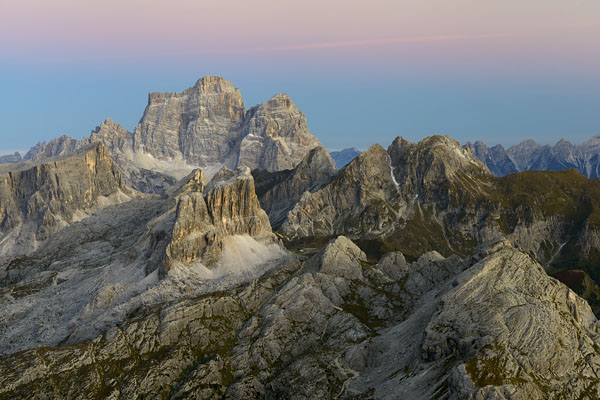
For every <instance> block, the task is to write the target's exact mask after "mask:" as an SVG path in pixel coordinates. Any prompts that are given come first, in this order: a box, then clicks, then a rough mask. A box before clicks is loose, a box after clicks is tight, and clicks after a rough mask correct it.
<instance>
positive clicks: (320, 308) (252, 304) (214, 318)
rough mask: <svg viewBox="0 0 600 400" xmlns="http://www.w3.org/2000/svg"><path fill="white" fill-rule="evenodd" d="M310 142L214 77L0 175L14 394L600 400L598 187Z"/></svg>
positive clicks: (294, 115) (285, 116)
mask: <svg viewBox="0 0 600 400" xmlns="http://www.w3.org/2000/svg"><path fill="white" fill-rule="evenodd" d="M306 126H307V125H306V118H305V117H304V115H303V114H302V113H301V112H300V111H299V110H297V108H296V107H295V106H294V105H293V103H292V101H291V100H290V99H289V97H287V96H285V95H276V96H275V97H273V98H272V99H271V100H269V101H267V102H265V103H263V104H261V105H259V106H255V107H252V108H250V109H249V110H245V108H244V106H243V102H242V100H241V97H240V95H239V91H238V90H237V89H234V88H233V85H232V84H230V83H229V82H227V81H225V80H224V79H222V78H216V77H205V78H202V79H201V80H199V81H198V83H196V85H195V86H194V87H193V88H191V89H188V90H186V91H184V92H183V93H175V94H173V93H160V94H150V99H149V104H148V107H147V108H146V111H145V113H144V116H143V117H142V119H141V121H140V124H139V125H138V126H137V127H136V129H135V131H134V132H133V133H131V132H128V131H127V130H125V129H124V128H122V127H121V126H120V125H118V124H117V123H115V122H113V121H110V120H107V121H105V122H104V123H103V124H101V125H100V126H99V127H98V128H96V129H95V130H94V131H93V132H92V134H91V136H90V138H84V139H83V140H75V139H71V138H68V137H61V138H59V139H56V140H53V141H50V142H49V143H40V144H39V145H38V146H36V148H34V149H32V150H31V151H30V152H28V153H27V154H26V156H24V157H23V159H20V160H17V161H19V162H17V163H14V162H13V163H5V164H2V165H0V314H1V315H2V324H0V398H81V399H83V398H85V399H89V398H98V399H99V398H115V399H116V398H173V399H175V398H195V399H214V398H226V399H254V398H269V399H279V398H290V399H313V398H319V399H321V398H322V399H329V398H331V399H334V398H347V399H371V398H373V399H397V398H409V399H549V398H556V399H562V398H567V399H587V398H599V397H600V378H599V376H598V371H599V370H600V322H599V321H598V319H597V316H598V315H600V288H599V286H598V284H599V283H600V181H598V180H597V179H590V178H588V177H586V176H584V175H582V174H580V173H578V172H577V171H575V170H572V169H571V170H566V171H559V172H557V171H523V172H517V171H513V173H510V174H508V175H506V176H496V175H497V174H498V171H496V170H492V169H491V168H488V166H487V165H486V163H488V161H487V159H486V162H485V163H484V162H483V161H482V160H480V158H478V157H480V156H481V154H484V150H485V149H487V148H486V147H483V145H482V144H477V143H476V144H475V145H467V146H464V147H463V146H461V145H460V144H459V143H458V142H457V141H455V140H454V139H452V138H450V137H447V136H439V135H436V136H431V137H427V138H425V139H423V140H421V141H420V142H418V143H413V142H410V141H408V140H406V139H404V138H402V137H397V138H396V139H395V140H394V141H393V142H392V143H391V144H389V146H387V148H384V147H382V146H381V145H373V146H371V147H370V148H369V149H367V150H366V151H364V152H360V154H355V153H357V152H354V151H350V152H347V153H349V156H347V155H346V154H344V157H346V156H347V157H346V158H343V157H342V158H340V157H338V156H340V155H341V154H333V155H334V156H335V158H334V157H333V156H332V155H330V154H329V153H328V152H327V151H326V150H325V149H324V148H323V147H322V146H320V144H319V142H318V140H317V139H316V138H315V137H314V136H312V135H311V134H310V133H309V132H308V129H307V128H306ZM534 148H537V147H536V146H535V145H534V144H531V143H529V149H530V150H531V149H534ZM494 149H495V150H494ZM509 150H511V149H509ZM478 151H479V153H477V152H478ZM488 152H489V153H490V154H491V153H494V154H496V156H497V157H496V156H494V157H496V158H495V160H500V159H501V158H500V155H499V154H500V153H501V152H500V150H499V148H497V147H495V148H492V149H488ZM505 153H507V154H508V152H505ZM510 153H511V154H512V155H511V156H510V157H509V156H508V155H507V157H508V159H509V160H512V159H513V158H515V157H517V159H518V160H519V162H525V161H524V160H525V159H526V157H530V158H531V159H532V160H533V158H536V157H537V156H535V157H534V156H533V155H532V154H533V153H534V152H532V151H529V153H528V150H527V149H526V146H525V145H524V146H522V147H521V150H519V151H516V150H511V151H510ZM477 154H479V155H477ZM515 154H516V155H517V156H515ZM528 154H529V156H528ZM476 155H477V157H476ZM490 157H492V156H490ZM490 159H491V158H490ZM536 159H537V158H536ZM12 161H15V160H12ZM338 161H339V164H338ZM345 161H348V163H347V164H346V165H345V166H342V165H341V164H342V163H343V162H345ZM511 162H512V161H511ZM336 164H337V165H336ZM515 165H516V164H515ZM519 165H526V164H519ZM527 165H534V161H531V163H530V164H527ZM338 167H339V169H338Z"/></svg>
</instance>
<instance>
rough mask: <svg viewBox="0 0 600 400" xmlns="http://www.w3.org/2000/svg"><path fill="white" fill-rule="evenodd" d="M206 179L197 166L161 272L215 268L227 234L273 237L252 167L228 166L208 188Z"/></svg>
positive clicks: (181, 202) (185, 189)
mask: <svg viewBox="0 0 600 400" xmlns="http://www.w3.org/2000/svg"><path fill="white" fill-rule="evenodd" d="M204 183H205V180H204V174H203V173H202V171H201V170H196V171H194V173H192V174H190V176H189V179H187V183H186V184H184V186H183V187H182V189H183V190H181V189H180V192H179V194H178V201H177V211H176V215H175V222H174V225H173V228H172V231H171V233H170V241H169V243H168V245H167V248H166V251H165V262H164V265H163V267H162V269H161V274H162V275H165V274H168V272H169V271H170V270H171V269H172V268H173V267H174V266H176V265H178V264H183V265H187V264H191V263H193V262H195V261H199V262H202V264H203V265H205V266H206V267H209V268H215V266H216V265H217V263H218V262H219V260H220V258H221V255H222V252H223V250H224V244H223V243H224V242H223V241H224V240H225V239H226V238H227V237H228V236H233V235H247V236H250V237H252V238H258V239H261V240H265V239H266V240H271V235H272V232H271V225H270V223H269V218H268V216H267V214H266V213H265V212H264V211H263V210H262V209H261V208H260V204H259V202H258V198H257V196H256V192H255V189H254V179H253V178H252V174H251V173H250V169H249V168H238V169H236V170H235V171H232V170H230V169H229V168H227V167H223V168H222V169H221V170H220V171H219V172H218V173H217V174H216V175H215V176H214V177H213V179H212V180H211V181H210V182H209V184H208V185H206V187H204ZM158 236H161V235H158Z"/></svg>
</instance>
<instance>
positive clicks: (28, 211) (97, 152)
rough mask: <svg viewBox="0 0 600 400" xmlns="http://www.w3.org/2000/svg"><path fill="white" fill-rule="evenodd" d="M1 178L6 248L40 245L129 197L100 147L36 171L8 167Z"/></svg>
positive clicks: (25, 166)
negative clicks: (23, 243) (30, 242)
mask: <svg viewBox="0 0 600 400" xmlns="http://www.w3.org/2000/svg"><path fill="white" fill-rule="evenodd" d="M0 172H2V174H1V175H0V232H2V234H3V235H4V239H7V241H6V242H5V243H6V244H8V243H13V244H15V243H17V244H18V242H22V241H25V242H27V241H29V240H31V241H33V243H35V242H36V241H44V240H46V239H48V238H49V237H50V235H52V234H53V233H55V232H57V231H58V230H60V229H62V228H64V227H65V226H66V225H69V224H71V223H73V222H75V221H77V220H79V219H81V218H82V217H83V215H85V213H86V212H88V211H92V210H94V209H98V208H101V207H103V206H105V205H106V204H107V203H114V202H120V201H123V200H128V199H129V198H128V197H127V196H126V194H131V193H130V190H129V189H128V188H127V187H126V186H125V184H124V183H123V180H122V178H121V174H120V173H119V171H118V169H117V167H116V166H115V164H114V163H113V161H112V159H111V158H110V156H109V154H108V152H107V150H106V148H105V147H104V145H102V144H94V145H89V146H87V147H85V148H83V149H81V150H80V151H79V152H78V153H76V154H75V155H73V156H70V157H63V158H55V159H51V160H47V161H45V162H44V163H41V164H38V165H33V166H31V165H30V164H13V165H7V166H6V167H4V170H0ZM111 196H112V197H113V198H112V200H108V199H104V200H103V198H107V197H111ZM29 235H31V236H29ZM19 238H20V239H19ZM25 245H27V243H25ZM30 247H31V248H30V251H31V250H33V249H34V248H35V246H34V245H30ZM6 252H8V253H11V252H12V251H10V250H9V249H8V248H6Z"/></svg>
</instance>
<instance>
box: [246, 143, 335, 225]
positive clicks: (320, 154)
mask: <svg viewBox="0 0 600 400" xmlns="http://www.w3.org/2000/svg"><path fill="white" fill-rule="evenodd" d="M336 172H337V169H336V167H335V163H334V162H333V159H332V158H331V156H330V155H329V153H328V152H327V150H325V149H324V148H323V147H321V146H318V147H315V148H314V149H312V150H311V151H309V152H308V154H307V155H306V157H304V159H303V160H302V161H301V162H300V163H299V164H298V165H297V166H296V167H295V168H294V169H293V170H291V171H289V170H286V171H280V172H274V173H269V172H267V171H260V170H254V171H253V176H255V179H257V182H258V183H257V184H258V185H259V187H260V193H259V200H260V204H261V206H262V208H263V209H264V210H265V211H266V212H267V214H268V215H269V220H270V221H271V225H272V226H273V227H274V228H278V227H279V226H280V225H281V223H283V221H284V219H285V217H286V215H287V213H288V212H289V211H290V209H291V208H292V207H293V206H294V205H295V204H296V203H297V202H298V200H300V198H301V197H302V195H303V194H304V193H306V192H309V193H311V192H315V191H317V190H319V189H320V188H322V187H323V186H325V185H326V184H328V183H329V182H330V181H331V179H333V177H334V176H335V175H336Z"/></svg>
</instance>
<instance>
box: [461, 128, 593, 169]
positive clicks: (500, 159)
mask: <svg viewBox="0 0 600 400" xmlns="http://www.w3.org/2000/svg"><path fill="white" fill-rule="evenodd" d="M465 147H468V148H469V149H470V150H471V151H472V152H473V154H474V155H475V156H476V157H477V158H479V159H480V160H481V161H483V162H484V163H485V164H486V165H487V166H488V168H489V169H490V171H492V173H494V174H495V175H497V176H504V175H508V174H512V173H514V172H520V171H530V170H538V171H563V170H566V169H570V168H573V169H574V170H576V171H578V172H579V173H581V174H583V175H585V176H587V177H588V178H599V177H600V135H597V136H594V137H593V138H591V139H590V140H588V141H587V142H585V143H582V144H579V145H574V144H572V143H571V142H569V141H567V140H565V139H561V140H560V141H559V142H558V143H556V144H555V145H554V146H550V145H540V144H538V143H536V142H534V141H533V140H525V141H523V142H521V143H520V144H518V145H514V146H511V147H509V148H508V149H504V147H503V146H502V145H496V146H494V147H491V148H490V147H487V146H486V145H485V144H484V143H483V142H481V141H477V142H475V143H470V142H469V143H467V144H466V146H465Z"/></svg>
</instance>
